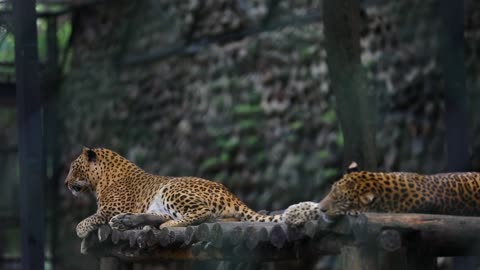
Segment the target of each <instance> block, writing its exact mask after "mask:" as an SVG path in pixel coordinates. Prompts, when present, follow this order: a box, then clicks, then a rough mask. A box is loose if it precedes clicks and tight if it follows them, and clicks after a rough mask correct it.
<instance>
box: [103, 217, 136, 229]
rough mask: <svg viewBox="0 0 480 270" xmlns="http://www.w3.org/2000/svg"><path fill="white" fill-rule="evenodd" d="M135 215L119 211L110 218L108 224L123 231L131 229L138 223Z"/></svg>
mask: <svg viewBox="0 0 480 270" xmlns="http://www.w3.org/2000/svg"><path fill="white" fill-rule="evenodd" d="M136 217H137V215H135V214H131V213H121V214H118V215H116V216H114V217H112V218H111V219H110V221H109V222H108V224H109V225H110V227H112V229H114V230H119V231H125V230H128V229H132V228H135V227H137V226H138V225H140V222H139V220H138V218H136Z"/></svg>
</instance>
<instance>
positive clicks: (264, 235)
mask: <svg viewBox="0 0 480 270" xmlns="http://www.w3.org/2000/svg"><path fill="white" fill-rule="evenodd" d="M245 236H246V237H245V246H246V247H247V248H249V249H250V250H252V249H254V248H256V247H257V246H258V244H259V243H262V242H267V241H268V240H269V239H268V230H267V229H266V228H265V227H255V226H249V227H247V228H246V229H245Z"/></svg>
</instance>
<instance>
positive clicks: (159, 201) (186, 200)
mask: <svg viewBox="0 0 480 270" xmlns="http://www.w3.org/2000/svg"><path fill="white" fill-rule="evenodd" d="M65 185H66V186H67V187H68V188H69V190H70V191H71V192H72V193H73V194H74V195H78V194H79V193H81V192H86V191H92V192H94V194H95V195H96V198H97V212H96V213H95V214H93V215H91V216H89V217H87V218H86V219H84V220H83V221H81V222H80V223H79V224H78V225H77V228H76V232H77V235H78V236H79V237H81V238H84V237H86V236H87V235H88V234H89V233H90V232H91V231H93V230H95V229H96V228H97V227H98V226H99V225H100V224H105V223H107V222H109V221H110V223H111V224H118V218H119V217H125V213H128V214H130V215H137V214H138V215H142V214H154V215H161V216H162V217H163V218H165V219H166V222H165V223H163V224H161V225H160V227H161V228H163V227H175V226H177V227H178V226H187V225H191V224H198V223H201V222H205V221H209V220H214V219H223V218H233V219H237V220H241V221H252V222H279V221H281V220H282V216H281V215H274V216H267V215H262V214H258V213H256V212H254V211H253V210H251V209H250V208H248V207H247V206H246V205H245V204H244V203H243V202H242V201H240V200H239V199H238V198H237V197H236V196H235V195H233V194H232V193H231V192H230V191H229V190H228V189H227V188H226V187H225V186H223V185H222V184H220V183H216V182H213V181H209V180H205V179H201V178H197V177H169V176H158V175H153V174H149V173H147V172H145V171H144V170H142V169H141V168H139V167H138V166H137V165H135V164H134V163H133V162H131V161H129V160H127V159H126V158H124V157H122V156H121V155H119V154H117V153H115V152H114V151H112V150H109V149H105V148H95V149H90V148H86V147H84V148H83V150H82V153H81V154H80V156H78V158H77V159H75V160H74V161H73V162H72V164H71V165H70V171H69V173H68V175H67V177H66V179H65ZM112 221H113V222H112Z"/></svg>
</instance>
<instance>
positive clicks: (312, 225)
mask: <svg viewBox="0 0 480 270" xmlns="http://www.w3.org/2000/svg"><path fill="white" fill-rule="evenodd" d="M317 230H318V222H317V221H316V220H310V221H307V223H305V225H303V233H304V234H305V235H306V236H308V238H310V239H313V238H314V237H315V235H316V234H317Z"/></svg>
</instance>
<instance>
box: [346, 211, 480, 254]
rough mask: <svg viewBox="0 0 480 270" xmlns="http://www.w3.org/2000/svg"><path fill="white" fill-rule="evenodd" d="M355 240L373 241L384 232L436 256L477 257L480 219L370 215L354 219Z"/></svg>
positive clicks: (409, 245)
mask: <svg viewBox="0 0 480 270" xmlns="http://www.w3.org/2000/svg"><path fill="white" fill-rule="evenodd" d="M350 222H351V228H352V231H353V232H354V234H355V238H356V239H357V238H358V239H363V241H371V239H372V238H373V239H375V238H376V237H378V235H379V234H380V233H381V231H382V230H383V229H384V228H391V229H395V230H396V231H398V232H399V233H400V234H402V235H404V237H403V238H404V239H405V241H404V245H405V246H406V247H407V248H409V247H412V248H413V247H414V248H416V249H421V248H423V249H426V250H428V251H430V252H432V255H435V256H465V255H468V254H474V253H475V252H476V251H477V250H478V247H479V243H480V217H462V216H448V215H430V214H380V213H366V214H364V215H361V216H359V217H357V218H350Z"/></svg>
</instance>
